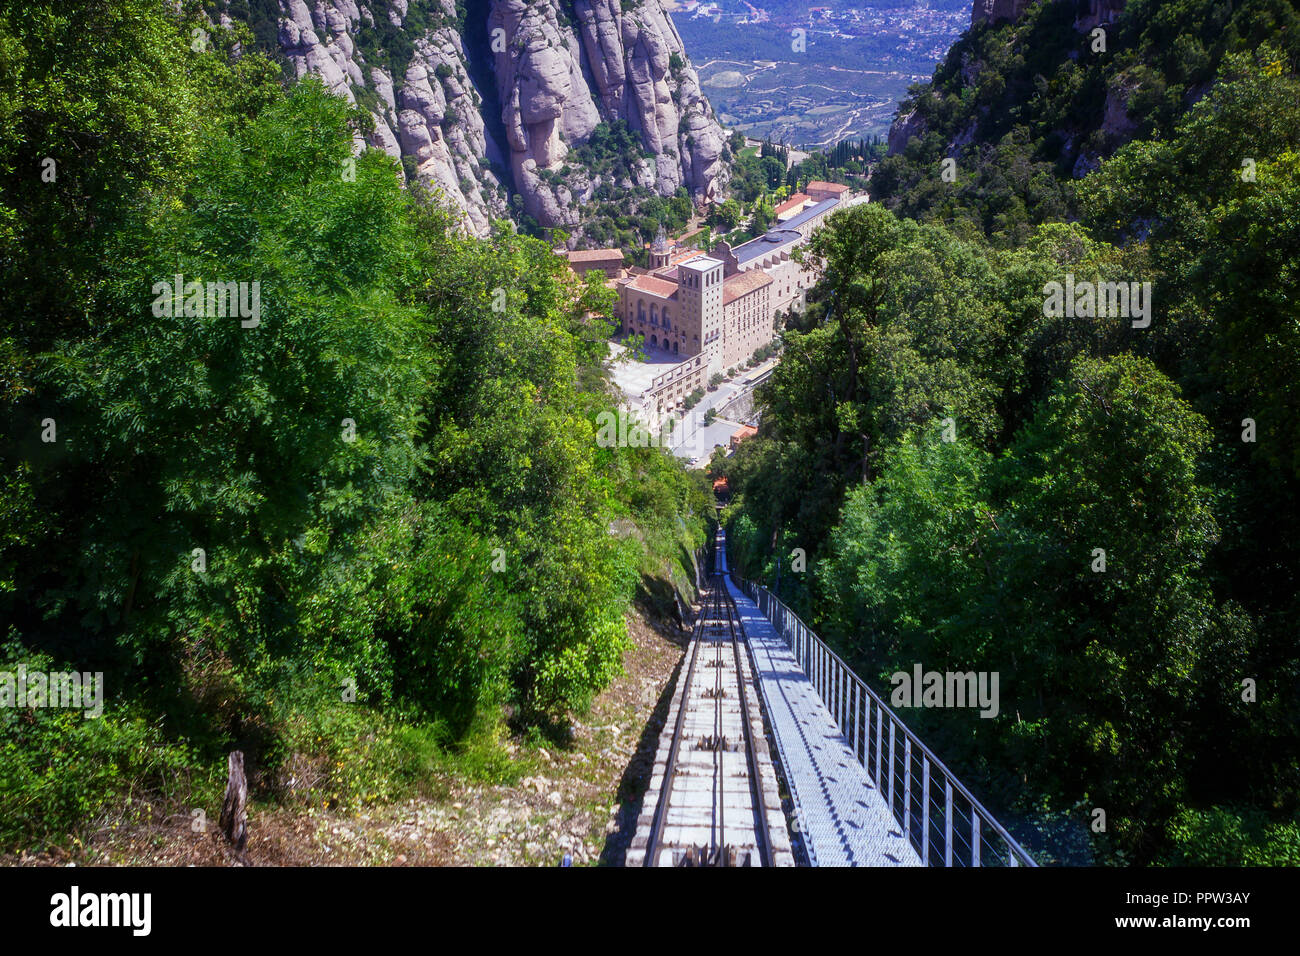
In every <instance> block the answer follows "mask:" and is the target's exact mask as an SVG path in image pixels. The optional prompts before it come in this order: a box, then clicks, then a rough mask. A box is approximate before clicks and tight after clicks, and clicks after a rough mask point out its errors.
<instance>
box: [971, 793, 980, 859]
mask: <svg viewBox="0 0 1300 956" xmlns="http://www.w3.org/2000/svg"><path fill="white" fill-rule="evenodd" d="M970 865H971V866H979V865H980V814H979V811H978V810H976V809H975V808H974V807H971V808H970Z"/></svg>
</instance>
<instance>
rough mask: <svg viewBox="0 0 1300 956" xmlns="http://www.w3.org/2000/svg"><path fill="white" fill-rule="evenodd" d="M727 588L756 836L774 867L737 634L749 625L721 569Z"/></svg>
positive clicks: (722, 584)
mask: <svg viewBox="0 0 1300 956" xmlns="http://www.w3.org/2000/svg"><path fill="white" fill-rule="evenodd" d="M724 592H726V601H727V624H728V625H729V627H730V629H731V647H732V651H733V652H734V654H735V658H736V684H737V686H738V687H739V688H740V721H741V725H742V727H743V728H744V735H745V759H746V762H747V763H748V765H749V792H750V801H751V802H750V806H751V807H752V808H753V811H754V820H755V826H754V836H755V838H756V839H757V840H758V846H759V850H758V852H759V860H760V861H761V862H762V864H763V866H768V867H770V866H775V865H776V861H775V860H774V858H773V855H772V835H771V834H770V833H769V832H768V826H767V801H766V800H765V799H764V797H763V781H762V779H761V778H760V776H759V766H758V753H757V750H756V748H755V747H754V736H753V733H752V732H751V730H750V726H749V695H748V693H747V691H746V690H745V679H744V671H743V669H742V668H741V661H740V655H741V650H740V644H741V642H740V640H739V638H737V636H736V631H737V629H739V630H740V633H741V634H742V635H743V634H744V631H745V627H744V625H743V624H741V623H740V614H739V612H738V611H737V609H736V599H735V598H734V597H732V596H731V593H730V592H727V587H726V583H725V582H724V580H723V574H722V573H719V574H718V593H719V594H720V595H721V594H722V593H724ZM746 648H748V644H746ZM755 703H757V702H755ZM724 835H725V834H724Z"/></svg>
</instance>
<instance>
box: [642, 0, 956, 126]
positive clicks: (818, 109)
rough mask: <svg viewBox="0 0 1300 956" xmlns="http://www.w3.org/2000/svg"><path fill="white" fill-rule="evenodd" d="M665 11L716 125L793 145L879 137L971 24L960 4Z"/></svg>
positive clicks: (779, 1) (696, 6)
mask: <svg viewBox="0 0 1300 956" xmlns="http://www.w3.org/2000/svg"><path fill="white" fill-rule="evenodd" d="M665 6H667V7H668V8H669V10H670V12H671V15H672V18H673V22H674V23H675V24H676V26H677V30H678V32H679V33H680V34H681V36H682V40H683V42H684V43H685V46H686V49H687V51H688V52H689V54H690V56H691V60H692V62H693V65H694V66H695V68H696V69H697V71H698V72H699V76H700V83H701V86H702V87H703V90H704V92H705V94H706V95H707V96H708V97H709V100H710V102H711V103H712V104H713V107H714V109H715V110H716V111H717V113H718V116H719V118H720V119H721V120H722V122H723V123H724V124H726V125H728V126H732V127H735V128H739V129H741V130H743V131H744V132H745V133H746V134H747V135H749V136H751V137H754V138H758V139H763V138H771V139H773V140H775V141H779V142H785V143H787V144H789V145H794V146H831V145H834V144H835V143H837V142H839V141H840V140H843V139H847V138H859V137H866V136H872V135H882V136H883V135H884V134H885V133H887V132H888V129H889V124H890V121H891V119H892V118H893V114H894V110H895V108H896V106H897V105H898V101H899V100H900V99H902V97H903V96H904V94H905V93H906V92H907V88H908V86H910V85H911V84H912V83H915V82H918V81H922V80H925V79H928V78H929V76H930V74H931V73H932V72H933V70H934V65H935V64H936V63H937V62H938V61H939V60H940V59H942V58H943V56H944V54H945V53H947V51H948V48H949V47H950V46H951V45H952V43H953V41H954V40H956V38H957V37H958V36H959V35H960V33H961V31H962V30H963V29H965V28H966V26H967V25H969V23H970V3H969V0H929V2H926V0H921V2H913V3H902V2H896V0H887V2H885V3H883V4H875V5H871V6H867V5H865V4H862V3H860V0H847V2H846V0H823V2H822V3H821V4H819V5H810V4H808V3H805V2H790V0H758V2H756V3H749V2H745V0H717V2H710V3H699V2H697V0H687V2H682V0H673V2H667V3H666V4H665ZM796 30H803V31H805V32H804V34H803V35H802V37H800V36H799V35H797V34H795V32H794V31H796ZM801 39H802V49H799V47H800V46H801V44H800V42H799V41H800V40H801Z"/></svg>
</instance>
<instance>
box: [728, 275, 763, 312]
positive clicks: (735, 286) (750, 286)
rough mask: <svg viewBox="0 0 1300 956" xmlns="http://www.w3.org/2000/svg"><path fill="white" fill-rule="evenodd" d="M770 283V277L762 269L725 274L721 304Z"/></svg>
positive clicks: (732, 300)
mask: <svg viewBox="0 0 1300 956" xmlns="http://www.w3.org/2000/svg"><path fill="white" fill-rule="evenodd" d="M771 284H772V277H771V276H770V275H768V274H767V273H766V272H764V271H763V270H762V269H750V270H749V271H748V272H737V273H736V274H735V275H731V276H727V278H726V279H724V280H723V281H722V304H723V305H726V304H727V303H729V302H734V301H735V300H736V299H739V298H740V297H741V296H745V295H749V293H751V292H756V291H757V290H759V289H761V288H763V286H765V285H771Z"/></svg>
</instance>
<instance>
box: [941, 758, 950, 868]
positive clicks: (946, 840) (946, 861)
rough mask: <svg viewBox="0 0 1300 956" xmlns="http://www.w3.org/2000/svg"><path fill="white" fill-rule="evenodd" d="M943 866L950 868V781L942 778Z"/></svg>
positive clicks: (945, 776) (945, 777)
mask: <svg viewBox="0 0 1300 956" xmlns="http://www.w3.org/2000/svg"><path fill="white" fill-rule="evenodd" d="M943 865H944V866H952V781H951V780H950V779H948V776H947V775H946V774H945V775H944V778H943Z"/></svg>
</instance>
